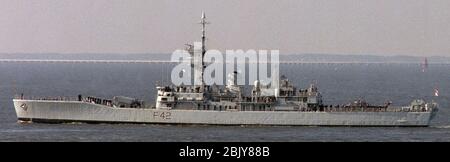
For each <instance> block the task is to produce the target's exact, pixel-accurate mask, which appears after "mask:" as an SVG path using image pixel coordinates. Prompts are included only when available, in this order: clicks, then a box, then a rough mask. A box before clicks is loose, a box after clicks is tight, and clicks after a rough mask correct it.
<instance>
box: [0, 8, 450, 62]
mask: <svg viewBox="0 0 450 162" xmlns="http://www.w3.org/2000/svg"><path fill="white" fill-rule="evenodd" d="M202 11H205V13H206V16H207V18H208V21H210V22H211V24H210V25H208V26H207V37H208V39H207V48H208V49H218V50H220V51H223V52H225V50H226V49H232V50H236V49H243V50H249V49H254V50H261V49H267V50H280V53H281V54H304V53H321V54H358V55H385V56H389V55H411V56H450V1H448V0H277V1H273V0H189V1H187V0H0V53H172V52H173V51H175V50H177V49H183V48H184V44H185V43H192V42H193V41H200V35H201V32H200V29H201V28H200V25H199V24H198V22H199V21H200V17H201V12H202Z"/></svg>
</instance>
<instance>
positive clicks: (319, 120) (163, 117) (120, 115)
mask: <svg viewBox="0 0 450 162" xmlns="http://www.w3.org/2000/svg"><path fill="white" fill-rule="evenodd" d="M13 101H14V107H15V110H16V114H17V118H18V119H19V120H31V121H34V122H39V121H41V122H58V121H60V122H65V121H67V122H69V121H79V122H96V123H161V124H164V123H166V124H215V125H299V126H428V125H429V122H430V120H431V117H432V112H300V111H290V112H289V111H207V110H156V109H138V108H113V107H108V106H103V105H97V104H92V103H87V102H79V101H47V100H20V99H14V100H13Z"/></svg>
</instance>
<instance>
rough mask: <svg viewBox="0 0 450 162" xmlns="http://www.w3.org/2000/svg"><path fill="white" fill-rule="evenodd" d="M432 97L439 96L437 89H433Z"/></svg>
mask: <svg viewBox="0 0 450 162" xmlns="http://www.w3.org/2000/svg"><path fill="white" fill-rule="evenodd" d="M434 96H436V97H437V96H439V90H438V89H437V88H435V89H434Z"/></svg>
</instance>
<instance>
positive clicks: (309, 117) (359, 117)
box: [13, 13, 438, 127]
mask: <svg viewBox="0 0 450 162" xmlns="http://www.w3.org/2000/svg"><path fill="white" fill-rule="evenodd" d="M200 24H201V25H202V37H201V39H202V42H201V49H199V50H198V49H197V50H195V49H192V46H189V49H188V50H187V51H188V52H189V54H191V55H192V56H193V57H197V59H200V60H201V62H202V66H201V68H200V69H199V70H201V74H202V75H203V70H204V66H203V64H204V63H205V62H204V60H203V59H204V58H203V56H204V54H205V52H206V47H205V41H206V36H205V24H207V22H206V16H205V14H204V13H202V17H201V22H200ZM199 52H200V53H201V55H198V54H196V53H199ZM198 57H200V58H198ZM237 75H238V73H237V72H234V73H232V74H231V75H230V82H228V83H227V85H225V86H221V87H219V86H217V85H205V84H204V83H203V82H202V83H201V84H199V85H165V86H164V85H159V86H157V87H156V89H157V93H156V99H155V100H156V103H155V104H147V103H146V102H144V101H143V100H140V99H135V98H130V97H124V96H116V97H113V98H111V99H105V98H100V97H93V96H82V95H78V96H74V97H68V98H62V97H55V98H36V97H30V98H28V97H25V96H24V95H23V94H22V95H16V96H15V97H14V98H13V103H14V108H15V111H16V114H17V118H18V121H19V122H25V123H30V122H43V123H65V122H82V123H151V124H202V125H203V124H212V125H281V126H398V127H400V126H422V127H424V126H429V124H430V121H431V119H432V118H433V117H434V116H435V115H436V112H437V111H438V107H437V104H436V103H435V102H433V101H431V102H426V101H424V100H422V99H416V100H413V101H412V102H411V104H410V105H407V106H393V105H392V104H391V102H386V103H385V104H383V105H371V104H369V103H367V102H366V101H364V100H362V99H358V100H355V101H353V102H351V103H347V104H342V105H325V104H324V102H323V99H322V95H321V93H320V92H319V91H318V87H317V86H316V84H311V85H310V86H309V87H307V88H304V89H297V88H296V87H295V86H294V85H293V84H292V83H291V81H290V80H289V79H287V78H286V77H285V76H281V77H279V80H277V81H275V82H273V83H272V84H276V85H277V88H276V89H273V88H271V87H269V86H266V85H262V84H261V83H260V81H259V80H255V81H254V84H253V85H252V86H251V93H250V94H248V95H247V94H246V93H244V90H243V87H242V86H240V85H237V84H236V77H237ZM277 75H278V74H277Z"/></svg>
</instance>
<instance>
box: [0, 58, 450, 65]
mask: <svg viewBox="0 0 450 162" xmlns="http://www.w3.org/2000/svg"><path fill="white" fill-rule="evenodd" d="M0 62H1V63H7V62H17V63H134V64H139V63H147V64H151V63H170V64H177V63H179V62H176V61H170V60H95V59H94V60H71V59H66V60H59V59H0ZM238 63H241V62H238ZM250 63H254V62H250ZM263 63H265V62H263ZM280 64H420V63H413V62H358V61H353V62H343V61H323V62H321V61H280ZM430 64H434V65H439V64H441V65H449V64H450V63H430Z"/></svg>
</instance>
